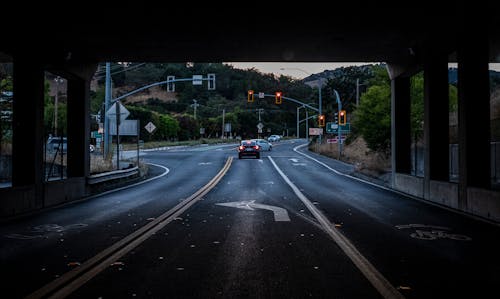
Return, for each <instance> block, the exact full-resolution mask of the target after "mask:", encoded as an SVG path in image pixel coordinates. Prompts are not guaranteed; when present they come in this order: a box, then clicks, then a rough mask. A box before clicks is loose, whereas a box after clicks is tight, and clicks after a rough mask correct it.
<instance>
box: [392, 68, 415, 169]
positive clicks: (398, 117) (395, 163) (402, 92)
mask: <svg viewBox="0 0 500 299" xmlns="http://www.w3.org/2000/svg"><path fill="white" fill-rule="evenodd" d="M410 104H411V103H410V79H409V78H408V77H396V78H394V79H392V81H391V119H392V120H391V141H392V145H391V152H392V156H391V157H392V158H391V159H392V161H391V162H392V173H393V175H394V174H395V173H406V174H409V173H410V172H411V132H410V129H411V125H410V107H411V105H410Z"/></svg>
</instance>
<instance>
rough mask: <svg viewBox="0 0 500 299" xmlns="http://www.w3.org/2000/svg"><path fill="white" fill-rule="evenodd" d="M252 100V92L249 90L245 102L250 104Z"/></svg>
mask: <svg viewBox="0 0 500 299" xmlns="http://www.w3.org/2000/svg"><path fill="white" fill-rule="evenodd" d="M253 100H254V97H253V90H251V89H250V90H249V91H248V98H247V102H249V103H251V102H253Z"/></svg>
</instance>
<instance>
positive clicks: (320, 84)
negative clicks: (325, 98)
mask: <svg viewBox="0 0 500 299" xmlns="http://www.w3.org/2000/svg"><path fill="white" fill-rule="evenodd" d="M322 85H323V80H322V79H320V80H319V86H318V88H319V107H318V109H319V111H318V115H321V114H322V113H321V106H323V105H321V86H322ZM321 137H322V135H321V134H319V144H320V145H321Z"/></svg>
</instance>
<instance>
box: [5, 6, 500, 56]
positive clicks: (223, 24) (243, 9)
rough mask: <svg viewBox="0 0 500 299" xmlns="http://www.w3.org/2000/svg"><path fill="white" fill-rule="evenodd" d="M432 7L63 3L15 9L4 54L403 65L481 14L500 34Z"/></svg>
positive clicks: (456, 10) (463, 13)
mask: <svg viewBox="0 0 500 299" xmlns="http://www.w3.org/2000/svg"><path fill="white" fill-rule="evenodd" d="M429 2H430V1H423V2H418V3H414V4H411V5H410V4H404V5H403V4H398V5H394V4H380V3H373V2H372V3H369V4H366V3H362V2H356V3H329V4H327V3H324V4H316V3H314V4H311V5H309V4H304V3H303V4H302V5H290V4H286V5H283V6H277V5H274V7H271V6H270V4H269V3H265V2H261V3H259V1H257V2H252V3H251V4H238V6H239V7H236V6H234V5H236V4H233V5H228V4H213V5H212V6H210V7H202V6H199V5H198V4H196V3H194V2H189V3H184V4H179V3H175V4H174V3H166V4H165V6H164V7H159V6H158V4H157V3H156V2H150V1H141V2H137V1H135V2H126V1H125V2H121V3H120V5H117V6H111V7H104V6H103V5H102V3H94V2H93V1H90V2H87V1H85V2H83V1H79V2H77V3H78V4H75V5H73V4H72V5H71V6H68V4H67V3H66V2H58V1H55V2H50V3H43V6H42V7H41V8H40V9H41V10H36V9H31V10H30V11H27V10H26V8H25V7H23V8H19V7H14V8H13V13H12V14H9V15H8V16H7V19H8V20H10V22H9V24H11V26H12V28H13V29H14V30H11V31H9V30H8V32H7V38H6V40H10V41H13V42H12V43H10V44H8V45H2V46H1V47H2V48H4V49H2V48H0V51H1V50H4V51H5V52H6V53H8V54H9V53H16V54H20V55H22V56H28V57H31V58H35V59H39V60H49V61H55V62H58V61H60V62H64V61H69V60H72V61H76V62H94V61H152V62H153V61H157V62H161V61H172V62H175V61H178V62H185V61H200V62H201V61H206V62H208V61H235V62H237V61H240V62H243V61H248V62H252V61H255V62H257V61H290V62H322V61H325V62H336V61H338V62H352V61H360V62H362V61H366V62H368V61H387V62H395V63H399V62H407V61H408V60H412V59H414V58H413V57H412V55H415V51H418V49H419V48H423V47H426V46H427V45H429V44H430V45H431V46H433V47H442V51H450V49H449V48H451V47H450V45H454V44H456V40H457V38H458V37H459V36H460V34H461V32H462V31H463V30H465V29H464V28H469V27H471V26H476V25H477V26H479V25H478V24H476V23H473V24H471V22H470V21H469V19H470V18H472V17H473V16H474V20H476V18H477V14H479V16H484V18H482V19H481V20H482V22H483V23H484V25H485V26H488V27H489V28H498V26H496V27H495V26H494V25H497V24H498V20H497V19H498V18H495V17H494V16H493V14H492V13H491V9H493V7H492V6H495V4H488V6H486V5H485V6H484V7H478V8H476V7H474V9H472V10H470V9H469V7H468V6H466V5H465V4H460V3H459V4H457V3H456V2H455V1H440V2H439V3H429ZM434 2H435V1H434ZM497 11H498V10H497ZM476 12H477V13H476ZM27 20H29V21H30V22H26V21H27ZM475 22H476V21H475ZM495 30H498V29H495ZM497 36H498V35H497ZM497 40H498V39H497ZM494 44H495V45H496V43H494ZM495 47H497V46H495Z"/></svg>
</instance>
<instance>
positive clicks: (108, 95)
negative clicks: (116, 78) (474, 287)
mask: <svg viewBox="0 0 500 299" xmlns="http://www.w3.org/2000/svg"><path fill="white" fill-rule="evenodd" d="M110 103H111V71H110V63H109V62H106V85H105V95H104V115H103V116H104V158H105V159H106V158H107V157H108V156H109V138H110V134H109V133H110V132H109V118H108V116H107V115H106V113H107V112H108V110H109V105H110ZM117 117H118V115H117Z"/></svg>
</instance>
